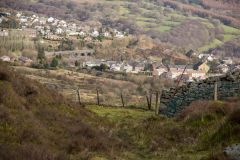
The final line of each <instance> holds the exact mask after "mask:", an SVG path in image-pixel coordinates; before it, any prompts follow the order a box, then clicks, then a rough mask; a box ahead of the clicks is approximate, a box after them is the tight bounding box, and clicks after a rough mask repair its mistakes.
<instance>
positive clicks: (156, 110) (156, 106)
mask: <svg viewBox="0 0 240 160" xmlns="http://www.w3.org/2000/svg"><path fill="white" fill-rule="evenodd" d="M155 115H158V91H157V92H156V105H155Z"/></svg>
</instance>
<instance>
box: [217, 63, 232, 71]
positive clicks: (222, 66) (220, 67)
mask: <svg viewBox="0 0 240 160" xmlns="http://www.w3.org/2000/svg"><path fill="white" fill-rule="evenodd" d="M217 68H218V70H219V71H220V72H222V73H227V72H228V71H229V70H230V67H229V66H228V65H226V64H219V65H218V66H217Z"/></svg>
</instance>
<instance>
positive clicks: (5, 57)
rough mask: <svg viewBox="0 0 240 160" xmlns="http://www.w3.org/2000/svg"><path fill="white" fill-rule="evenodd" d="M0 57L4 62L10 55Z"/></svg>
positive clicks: (7, 60) (8, 59)
mask: <svg viewBox="0 0 240 160" xmlns="http://www.w3.org/2000/svg"><path fill="white" fill-rule="evenodd" d="M0 59H1V60H3V61H4V62H9V61H10V60H11V59H10V57H8V56H2V57H0Z"/></svg>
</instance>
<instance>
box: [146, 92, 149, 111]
mask: <svg viewBox="0 0 240 160" xmlns="http://www.w3.org/2000/svg"><path fill="white" fill-rule="evenodd" d="M146 99H147V106H148V109H149V99H148V95H146Z"/></svg>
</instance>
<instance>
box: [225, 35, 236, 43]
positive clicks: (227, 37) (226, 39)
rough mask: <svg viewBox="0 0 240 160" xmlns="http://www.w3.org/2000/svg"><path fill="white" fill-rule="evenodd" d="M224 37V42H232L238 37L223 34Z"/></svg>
mask: <svg viewBox="0 0 240 160" xmlns="http://www.w3.org/2000/svg"><path fill="white" fill-rule="evenodd" d="M223 37H224V42H227V41H230V40H232V39H234V38H236V37H237V36H236V35H232V34H223Z"/></svg>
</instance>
